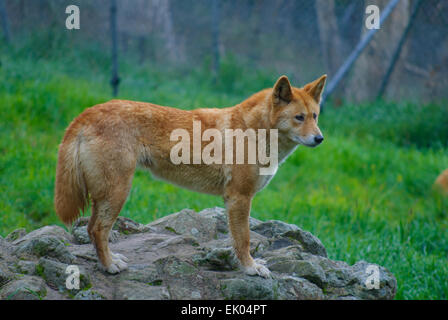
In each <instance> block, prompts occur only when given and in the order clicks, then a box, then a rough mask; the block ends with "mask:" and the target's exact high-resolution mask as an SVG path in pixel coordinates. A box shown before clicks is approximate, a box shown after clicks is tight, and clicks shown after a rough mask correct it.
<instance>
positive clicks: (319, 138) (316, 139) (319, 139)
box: [314, 135, 324, 144]
mask: <svg viewBox="0 0 448 320" xmlns="http://www.w3.org/2000/svg"><path fill="white" fill-rule="evenodd" d="M314 141H315V142H316V143H317V144H319V143H321V142H322V141H324V137H323V136H321V135H318V136H315V137H314Z"/></svg>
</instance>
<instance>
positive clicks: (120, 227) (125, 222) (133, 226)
mask: <svg viewBox="0 0 448 320" xmlns="http://www.w3.org/2000/svg"><path fill="white" fill-rule="evenodd" d="M113 229H114V230H117V231H118V232H120V233H122V234H125V235H127V234H135V233H142V232H149V231H154V229H153V228H151V227H150V226H145V225H143V224H141V223H138V222H135V221H132V220H131V219H129V218H125V217H118V218H117V221H116V222H115V225H114V227H113Z"/></svg>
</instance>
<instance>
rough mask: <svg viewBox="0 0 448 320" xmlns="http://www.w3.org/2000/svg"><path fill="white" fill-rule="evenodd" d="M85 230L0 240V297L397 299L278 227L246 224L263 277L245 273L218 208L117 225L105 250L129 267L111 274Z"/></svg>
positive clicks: (307, 238) (82, 222) (382, 282)
mask: <svg viewBox="0 0 448 320" xmlns="http://www.w3.org/2000/svg"><path fill="white" fill-rule="evenodd" d="M87 223H88V218H87V217H83V218H80V219H79V220H78V221H77V222H76V223H75V224H74V225H73V228H72V230H71V232H72V234H69V233H68V232H66V231H65V230H64V229H62V228H60V227H57V226H49V227H44V228H40V229H37V230H35V231H32V232H30V233H29V234H21V232H19V231H17V232H13V233H12V234H13V235H14V234H16V235H20V237H17V238H16V239H15V240H12V239H11V241H6V240H4V239H0V297H2V298H5V299H6V298H7V297H10V298H11V299H76V300H78V299H79V300H97V299H107V300H110V299H129V300H131V299H158V300H164V299H187V300H191V299H293V300H295V299H341V300H342V299H343V300H349V299H355V300H359V299H393V298H394V295H395V292H396V287H397V282H396V280H395V278H394V276H393V275H392V274H391V273H390V272H389V271H388V270H387V269H386V268H384V267H382V266H378V265H376V264H371V263H369V262H366V261H359V262H357V263H355V264H354V265H349V264H347V263H345V262H343V261H335V260H331V259H328V257H327V253H326V250H325V247H324V246H323V244H322V243H321V242H320V240H319V239H317V238H316V237H315V236H313V235H312V234H311V233H309V232H307V231H304V230H302V229H300V228H299V227H297V226H295V225H292V224H288V223H284V222H282V221H277V220H271V221H266V222H262V221H259V220H257V219H253V218H251V219H250V229H251V231H250V234H251V240H250V251H251V254H252V255H253V256H254V258H261V259H263V260H265V261H266V266H267V267H268V268H269V269H270V270H271V273H272V274H271V275H272V277H271V278H269V279H264V278H261V277H255V276H248V275H245V274H244V272H243V271H242V270H241V269H240V267H239V262H238V260H237V259H236V257H235V254H234V252H233V249H232V239H231V238H230V237H229V230H228V226H227V215H226V212H225V210H224V209H222V208H211V209H205V210H203V211H201V212H199V213H196V212H194V211H193V210H188V209H185V210H182V211H180V212H178V213H175V214H172V215H169V216H166V217H163V218H161V219H158V220H156V221H154V222H153V223H150V224H148V225H146V226H145V225H142V224H139V223H137V222H134V221H132V220H130V219H128V218H120V219H119V220H118V221H117V223H116V225H115V227H114V228H115V230H113V232H112V234H113V236H112V237H114V238H115V241H111V243H110V249H111V251H113V252H115V253H120V254H123V255H125V256H126V257H127V258H128V259H129V262H128V269H127V270H126V271H123V272H121V273H120V274H117V275H110V274H108V273H106V272H104V271H103V270H102V269H101V268H99V267H98V257H97V255H96V252H95V248H94V247H93V245H92V243H90V239H89V238H88V235H87V227H86V226H87ZM15 237H16V236H11V238H15ZM112 237H111V239H112ZM70 265H71V266H75V267H78V269H79V271H80V288H79V289H76V290H73V289H70V290H69V289H67V287H66V281H67V277H68V276H69V275H70V274H68V273H66V270H67V267H68V266H70ZM372 268H373V269H372ZM372 270H376V271H375V272H377V273H378V279H377V280H378V281H377V282H374V283H377V284H378V287H372V286H371V284H372V279H371V277H372V272H373V271H372ZM28 289H29V290H28Z"/></svg>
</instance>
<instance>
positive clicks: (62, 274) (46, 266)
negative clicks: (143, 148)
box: [36, 258, 91, 292]
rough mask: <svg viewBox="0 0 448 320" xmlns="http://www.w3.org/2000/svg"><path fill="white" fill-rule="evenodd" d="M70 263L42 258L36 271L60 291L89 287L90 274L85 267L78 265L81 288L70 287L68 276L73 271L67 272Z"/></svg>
mask: <svg viewBox="0 0 448 320" xmlns="http://www.w3.org/2000/svg"><path fill="white" fill-rule="evenodd" d="M68 266H69V265H67V264H65V263H60V262H57V261H53V260H50V259H46V258H40V259H39V263H38V264H37V266H36V272H37V273H38V274H39V275H40V276H41V277H42V278H43V279H45V281H46V282H47V284H48V285H49V286H50V287H52V288H54V289H57V290H58V291H64V290H67V291H73V292H78V291H79V290H83V289H86V288H88V287H89V286H90V285H91V283H90V276H89V275H88V274H87V273H86V271H85V270H84V268H83V267H81V266H76V267H77V268H78V269H79V289H76V288H75V289H68V288H67V285H66V280H67V277H68V276H69V275H70V274H72V272H67V267H68Z"/></svg>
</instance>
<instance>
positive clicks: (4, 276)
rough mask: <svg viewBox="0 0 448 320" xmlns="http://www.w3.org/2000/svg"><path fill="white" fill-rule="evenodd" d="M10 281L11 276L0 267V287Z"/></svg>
mask: <svg viewBox="0 0 448 320" xmlns="http://www.w3.org/2000/svg"><path fill="white" fill-rule="evenodd" d="M9 281H11V276H10V275H9V274H8V273H7V272H5V271H3V270H2V268H1V267H0V288H1V287H3V286H5V285H6V284H7V283H8V282H9Z"/></svg>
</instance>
